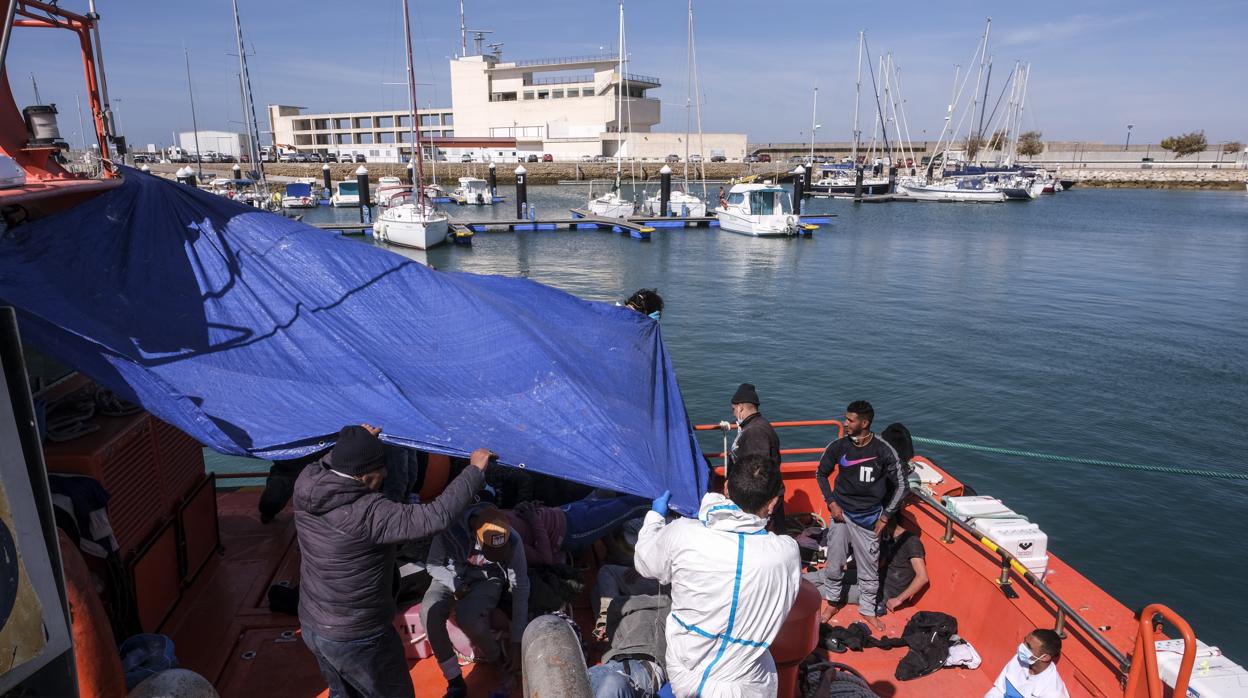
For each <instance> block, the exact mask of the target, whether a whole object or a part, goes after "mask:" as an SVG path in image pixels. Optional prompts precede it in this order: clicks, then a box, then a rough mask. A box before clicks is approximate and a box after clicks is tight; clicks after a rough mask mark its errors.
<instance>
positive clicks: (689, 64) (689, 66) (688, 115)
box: [685, 0, 693, 192]
mask: <svg viewBox="0 0 1248 698" xmlns="http://www.w3.org/2000/svg"><path fill="white" fill-rule="evenodd" d="M687 25H688V26H687V33H688V35H689V41H688V45H687V46H686V47H685V191H686V192H687V191H689V134H690V133H691V132H692V131H693V0H689V12H688V22H687Z"/></svg>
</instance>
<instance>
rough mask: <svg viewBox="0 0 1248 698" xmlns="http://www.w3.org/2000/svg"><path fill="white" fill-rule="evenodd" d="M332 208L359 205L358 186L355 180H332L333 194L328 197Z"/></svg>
mask: <svg viewBox="0 0 1248 698" xmlns="http://www.w3.org/2000/svg"><path fill="white" fill-rule="evenodd" d="M329 203H330V204H331V205H333V206H334V208H343V207H354V206H359V205H360V188H359V185H357V184H356V182H355V180H353V179H352V180H346V181H342V182H334V195H333V196H331V197H329Z"/></svg>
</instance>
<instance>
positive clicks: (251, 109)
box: [197, 0, 269, 201]
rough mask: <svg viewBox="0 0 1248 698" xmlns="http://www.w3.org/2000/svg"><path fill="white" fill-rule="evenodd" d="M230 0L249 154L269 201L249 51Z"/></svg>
mask: <svg viewBox="0 0 1248 698" xmlns="http://www.w3.org/2000/svg"><path fill="white" fill-rule="evenodd" d="M230 1H231V4H232V5H233V6H234V34H235V37H236V39H237V41H238V67H239V76H238V79H239V86H240V87H241V88H242V92H243V121H244V124H245V126H246V127H247V140H248V141H249V143H248V144H247V155H248V156H249V157H250V158H251V162H252V163H253V164H254V165H255V166H256V170H257V171H258V172H259V173H260V191H261V193H263V194H264V198H265V200H266V201H267V200H268V197H269V184H268V182H267V181H266V180H265V178H264V163H262V162H260V131H259V129H258V128H257V127H256V104H255V102H254V101H252V95H251V75H250V73H248V72H247V52H246V51H245V50H243V25H242V22H241V21H240V20H239V18H238V0H230ZM197 147H198V146H197Z"/></svg>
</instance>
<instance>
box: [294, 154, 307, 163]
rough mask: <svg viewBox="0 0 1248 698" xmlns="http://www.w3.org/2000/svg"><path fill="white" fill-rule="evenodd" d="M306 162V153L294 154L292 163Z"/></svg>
mask: <svg viewBox="0 0 1248 698" xmlns="http://www.w3.org/2000/svg"><path fill="white" fill-rule="evenodd" d="M307 161H308V154H307V153H295V157H294V160H293V162H307Z"/></svg>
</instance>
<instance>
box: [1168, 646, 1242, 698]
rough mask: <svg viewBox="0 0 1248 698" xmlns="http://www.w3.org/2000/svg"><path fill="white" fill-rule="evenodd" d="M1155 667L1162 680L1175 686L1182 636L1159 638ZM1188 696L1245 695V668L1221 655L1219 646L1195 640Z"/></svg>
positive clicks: (1216, 697) (1221, 696) (1210, 697)
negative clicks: (1211, 645)
mask: <svg viewBox="0 0 1248 698" xmlns="http://www.w3.org/2000/svg"><path fill="white" fill-rule="evenodd" d="M1156 645H1157V671H1158V673H1160V674H1161V680H1162V681H1163V682H1164V683H1165V684H1166V685H1167V686H1169V687H1171V688H1174V680H1175V678H1177V677H1178V674H1179V664H1180V663H1182V661H1183V641H1182V640H1158V641H1157V642H1156ZM1187 695H1188V696H1189V697H1195V696H1199V698H1232V696H1246V695H1248V671H1245V670H1244V668H1243V667H1242V666H1240V665H1238V664H1236V663H1235V662H1232V661H1231V660H1230V659H1228V658H1226V657H1224V656H1222V650H1219V649H1218V648H1217V647H1210V646H1209V645H1206V644H1205V643H1203V642H1201V641H1200V640H1197V641H1196V663H1195V664H1193V665H1192V678H1191V681H1189V682H1188V685H1187Z"/></svg>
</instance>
